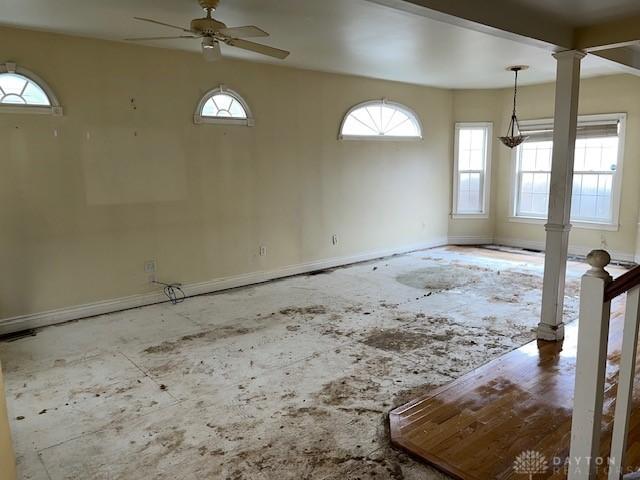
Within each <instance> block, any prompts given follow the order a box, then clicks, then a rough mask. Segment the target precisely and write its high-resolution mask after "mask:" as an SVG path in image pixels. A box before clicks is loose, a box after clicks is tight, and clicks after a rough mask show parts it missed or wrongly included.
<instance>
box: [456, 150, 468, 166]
mask: <svg viewBox="0 0 640 480" xmlns="http://www.w3.org/2000/svg"><path fill="white" fill-rule="evenodd" d="M470 157H471V152H470V151H469V150H467V149H460V150H459V151H458V169H459V170H470V169H471V168H470V165H471V162H470V160H471V159H470Z"/></svg>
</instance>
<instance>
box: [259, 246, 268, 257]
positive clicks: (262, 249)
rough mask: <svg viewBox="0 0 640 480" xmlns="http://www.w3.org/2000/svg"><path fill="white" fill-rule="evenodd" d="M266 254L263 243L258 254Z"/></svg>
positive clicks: (262, 255)
mask: <svg viewBox="0 0 640 480" xmlns="http://www.w3.org/2000/svg"><path fill="white" fill-rule="evenodd" d="M266 255H267V247H265V246H264V245H263V246H261V247H260V256H261V257H264V256H266Z"/></svg>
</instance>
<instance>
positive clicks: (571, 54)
mask: <svg viewBox="0 0 640 480" xmlns="http://www.w3.org/2000/svg"><path fill="white" fill-rule="evenodd" d="M586 55H587V54H586V53H585V52H583V51H582V50H562V51H561V52H554V53H553V58H555V59H556V60H565V59H576V60H582V59H583V58H584V57H585V56H586Z"/></svg>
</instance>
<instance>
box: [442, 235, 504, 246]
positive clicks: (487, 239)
mask: <svg viewBox="0 0 640 480" xmlns="http://www.w3.org/2000/svg"><path fill="white" fill-rule="evenodd" d="M447 240H448V243H449V245H491V244H492V243H493V237H492V236H491V235H452V236H450V237H448V238H447Z"/></svg>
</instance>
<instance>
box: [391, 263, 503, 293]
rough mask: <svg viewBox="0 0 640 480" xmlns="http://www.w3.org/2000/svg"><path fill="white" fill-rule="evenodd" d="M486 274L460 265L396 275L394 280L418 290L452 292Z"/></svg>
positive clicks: (478, 269) (479, 269)
mask: <svg viewBox="0 0 640 480" xmlns="http://www.w3.org/2000/svg"><path fill="white" fill-rule="evenodd" d="M487 272H491V270H489V269H485V268H481V267H476V268H468V267H466V266H461V265H442V266H440V265H438V266H434V267H427V268H420V269H418V270H413V271H411V272H407V273H403V274H402V275H398V276H397V277H396V280H397V281H398V282H400V283H402V284H403V285H407V286H408V287H413V288H418V289H420V290H452V289H454V288H460V287H464V286H466V285H469V284H471V283H477V282H479V281H480V280H481V278H482V275H483V273H487Z"/></svg>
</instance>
